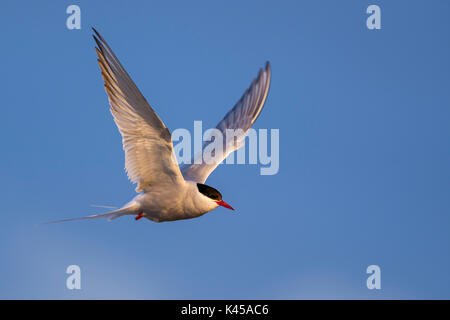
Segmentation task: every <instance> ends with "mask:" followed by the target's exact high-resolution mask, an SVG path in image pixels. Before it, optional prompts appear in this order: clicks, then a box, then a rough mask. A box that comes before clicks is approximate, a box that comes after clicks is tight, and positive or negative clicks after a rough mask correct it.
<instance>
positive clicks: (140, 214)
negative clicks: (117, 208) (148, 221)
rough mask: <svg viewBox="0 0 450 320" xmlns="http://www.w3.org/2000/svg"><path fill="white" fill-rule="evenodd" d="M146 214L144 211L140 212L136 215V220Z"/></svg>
mask: <svg viewBox="0 0 450 320" xmlns="http://www.w3.org/2000/svg"><path fill="white" fill-rule="evenodd" d="M143 216H144V213H143V212H141V213H139V214H138V215H137V216H136V218H134V220H136V221H137V220H139V219H140V218H142V217H143Z"/></svg>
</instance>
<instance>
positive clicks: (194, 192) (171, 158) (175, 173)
mask: <svg viewBox="0 0 450 320" xmlns="http://www.w3.org/2000/svg"><path fill="white" fill-rule="evenodd" d="M93 30H94V33H95V35H93V37H94V40H95V42H96V44H97V47H96V48H95V51H96V52H97V55H98V59H97V61H98V64H99V66H100V70H101V75H102V77H103V80H104V83H105V90H106V93H107V95H108V98H109V104H110V106H111V109H110V110H111V113H112V115H113V117H114V121H115V123H116V125H117V127H118V129H119V131H120V133H121V135H122V144H123V149H124V151H125V169H126V172H127V174H128V178H129V179H130V180H131V181H132V182H133V183H137V188H136V192H138V195H137V196H135V197H134V199H133V200H131V201H130V202H128V203H127V204H126V205H124V206H123V207H122V208H120V209H118V210H114V211H110V212H106V213H103V214H96V215H91V216H87V217H82V218H73V219H65V220H59V221H55V222H63V221H72V220H85V219H95V218H107V219H108V220H110V221H111V220H114V219H116V218H118V217H121V216H124V215H133V216H135V219H136V220H139V219H141V218H147V219H149V220H152V221H155V222H163V221H174V220H181V219H191V218H196V217H199V216H201V215H203V214H205V213H207V212H209V211H211V210H214V209H216V208H217V207H219V206H222V207H225V208H228V209H231V210H234V209H233V208H232V207H231V206H230V205H229V204H227V203H226V202H225V201H224V200H223V199H222V195H221V193H220V192H219V191H217V190H216V189H215V188H213V187H210V186H208V185H206V184H205V181H206V179H207V178H208V176H209V175H210V174H211V172H212V171H214V169H215V168H216V167H217V166H218V165H219V163H220V162H222V161H223V160H224V159H225V158H226V157H227V156H228V155H229V154H230V153H232V152H234V151H235V150H237V149H239V148H240V147H241V146H242V145H243V141H244V139H245V137H246V136H247V133H248V131H249V129H250V128H251V126H252V125H253V123H254V122H255V120H256V119H257V118H258V116H259V114H260V112H261V110H262V108H263V106H264V103H265V101H266V98H267V94H268V92H269V85H270V75H271V71H270V64H269V62H267V63H266V66H265V68H264V69H261V70H260V71H259V74H258V76H257V77H256V78H255V79H254V80H253V82H252V83H251V85H250V87H249V88H248V89H247V90H246V91H245V93H244V94H243V95H242V97H241V99H240V100H239V101H238V102H237V103H236V105H235V106H234V107H233V108H232V109H231V110H230V111H229V112H228V113H227V114H226V115H225V117H224V118H223V119H222V121H220V122H219V124H218V125H217V127H216V129H218V130H219V131H220V132H221V133H222V134H223V136H225V133H226V130H227V129H234V130H237V129H240V130H237V131H235V132H238V133H239V132H240V134H239V135H238V136H237V137H236V140H237V142H236V140H234V139H233V140H232V141H231V140H230V141H224V142H223V144H224V145H223V150H224V151H223V153H222V155H221V156H220V158H221V159H220V161H214V162H212V163H206V162H205V161H200V162H199V161H192V162H191V163H192V164H189V165H184V166H183V167H182V168H180V167H179V166H178V164H177V162H176V158H175V155H174V152H173V145H172V138H171V134H170V131H169V130H168V129H167V128H166V126H165V125H164V123H163V122H162V121H161V119H160V118H159V117H158V115H157V114H156V112H155V111H154V110H153V108H152V107H151V106H150V105H149V103H148V102H147V100H146V99H145V98H144V96H143V95H142V94H141V92H140V91H139V89H138V88H137V86H136V84H135V83H134V82H133V80H132V79H131V77H130V76H129V75H128V73H127V72H126V71H125V69H124V67H123V66H122V65H121V63H120V62H119V60H118V59H117V57H116V55H115V54H114V53H113V51H112V50H111V48H110V47H109V45H108V44H107V43H106V41H105V39H103V37H102V36H101V35H100V34H99V33H98V32H97V31H96V30H95V29H94V28H93ZM209 143H212V142H211V141H210V142H206V143H205V144H204V146H203V150H205V147H206V146H207V145H208V144H209Z"/></svg>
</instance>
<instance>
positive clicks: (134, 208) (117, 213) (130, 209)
mask: <svg viewBox="0 0 450 320" xmlns="http://www.w3.org/2000/svg"><path fill="white" fill-rule="evenodd" d="M139 213H140V208H139V204H137V203H135V202H131V203H129V204H127V205H126V206H125V207H123V208H120V209H117V210H114V211H109V212H106V213H101V214H94V215H92V216H87V217H80V218H70V219H62V220H56V221H50V222H46V223H45V224H52V223H59V222H67V221H77V220H90V219H98V218H107V219H108V221H112V220H114V219H117V218H118V217H121V216H124V215H127V214H139Z"/></svg>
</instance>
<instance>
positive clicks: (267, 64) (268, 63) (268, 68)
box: [265, 60, 270, 71]
mask: <svg viewBox="0 0 450 320" xmlns="http://www.w3.org/2000/svg"><path fill="white" fill-rule="evenodd" d="M265 69H266V70H267V71H269V70H270V61H269V60H267V61H266V67H265Z"/></svg>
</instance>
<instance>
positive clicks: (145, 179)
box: [94, 29, 183, 192]
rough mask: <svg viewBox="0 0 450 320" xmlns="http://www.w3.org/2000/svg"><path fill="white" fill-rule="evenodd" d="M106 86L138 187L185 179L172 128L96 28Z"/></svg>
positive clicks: (130, 175) (127, 165)
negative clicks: (178, 160)
mask: <svg viewBox="0 0 450 320" xmlns="http://www.w3.org/2000/svg"><path fill="white" fill-rule="evenodd" d="M94 32H95V35H94V39H95V42H96V43H97V46H98V47H96V48H95V51H96V52H97V55H98V60H97V61H98V64H99V66H100V69H101V72H102V77H103V80H104V82H105V90H106V93H107V94H108V98H109V103H110V105H111V109H110V110H111V113H112V115H113V117H114V121H115V122H116V125H117V127H118V128H119V131H120V133H121V134H122V144H123V149H124V150H125V169H126V171H127V174H128V178H129V179H130V180H131V181H132V182H134V183H137V184H138V185H137V188H136V191H137V192H140V191H144V190H147V189H148V188H151V187H152V186H157V185H161V184H170V183H180V182H182V181H183V176H182V175H181V171H180V168H179V167H178V164H177V163H176V159H175V157H174V156H173V146H172V138H171V135H170V132H169V130H168V129H167V128H166V126H165V125H164V123H163V122H162V121H161V119H159V117H158V115H157V114H156V113H155V111H154V110H153V109H152V107H150V105H149V104H148V102H147V100H145V98H144V96H143V95H142V94H141V92H140V91H139V89H138V88H137V87H136V85H135V84H134V82H133V80H132V79H131V78H130V76H129V75H128V73H127V72H126V71H125V69H124V68H123V67H122V65H121V64H120V62H119V60H118V59H117V57H116V56H115V54H114V53H113V51H112V50H111V48H110V47H109V46H108V44H107V43H106V41H105V40H104V39H103V37H102V36H101V35H100V34H99V33H98V32H97V31H96V30H95V29H94Z"/></svg>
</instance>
